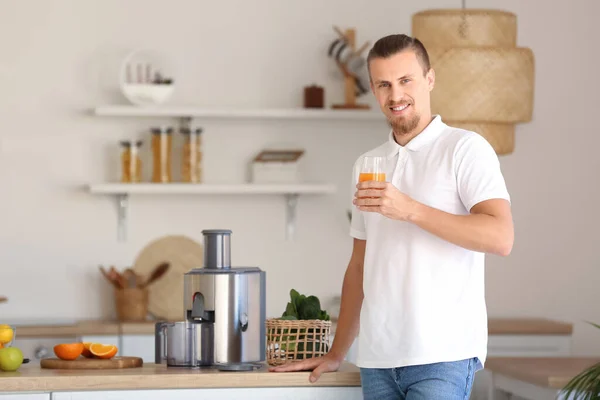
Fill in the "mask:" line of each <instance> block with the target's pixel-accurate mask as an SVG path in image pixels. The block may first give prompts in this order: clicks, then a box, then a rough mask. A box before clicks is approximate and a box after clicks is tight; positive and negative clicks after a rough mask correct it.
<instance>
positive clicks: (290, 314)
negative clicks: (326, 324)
mask: <svg viewBox="0 0 600 400" xmlns="http://www.w3.org/2000/svg"><path fill="white" fill-rule="evenodd" d="M290 300H291V301H290V302H288V303H287V306H286V307H285V311H284V312H283V314H282V315H281V319H287V320H298V319H321V320H323V321H329V320H331V318H330V317H329V314H328V313H327V311H325V310H321V302H320V301H319V298H318V297H316V296H306V295H303V294H300V293H298V291H296V290H294V289H292V290H290Z"/></svg>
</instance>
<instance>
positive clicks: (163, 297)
mask: <svg viewBox="0 0 600 400" xmlns="http://www.w3.org/2000/svg"><path fill="white" fill-rule="evenodd" d="M162 262H168V263H169V264H170V265H171V266H170V267H169V270H168V271H167V273H166V274H165V275H163V276H162V278H160V279H159V280H157V281H156V282H154V283H153V284H151V285H150V286H148V293H149V294H148V297H149V298H148V311H149V312H150V313H152V314H153V315H154V316H155V317H156V318H158V319H168V320H181V319H182V318H184V315H183V314H184V312H183V275H184V274H185V273H186V272H188V271H189V270H191V269H193V268H201V267H202V265H203V264H204V250H203V247H202V245H201V244H200V243H197V242H196V241H194V240H192V239H190V238H188V237H186V236H178V235H175V236H164V237H162V238H159V239H157V240H155V241H153V242H151V243H149V244H148V245H147V246H146V247H144V248H143V249H142V251H140V253H139V254H138V256H137V258H136V260H135V262H134V264H133V270H134V271H135V272H136V273H138V274H140V275H142V276H144V277H147V276H149V275H150V273H151V272H152V271H153V270H154V268H155V267H156V266H157V265H158V264H160V263H162Z"/></svg>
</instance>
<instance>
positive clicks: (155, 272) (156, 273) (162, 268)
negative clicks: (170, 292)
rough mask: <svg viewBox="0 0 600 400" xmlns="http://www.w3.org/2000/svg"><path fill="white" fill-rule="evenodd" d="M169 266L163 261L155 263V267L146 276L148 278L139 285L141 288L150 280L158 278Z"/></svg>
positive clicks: (149, 282)
mask: <svg viewBox="0 0 600 400" xmlns="http://www.w3.org/2000/svg"><path fill="white" fill-rule="evenodd" d="M170 266H171V265H170V264H169V263H168V262H164V263H161V264H159V265H157V266H156V268H154V270H153V271H152V273H151V274H150V276H149V277H148V279H147V280H146V282H143V283H142V285H141V286H140V287H142V288H145V287H148V285H150V284H152V282H154V281H156V280H158V279H160V278H161V277H162V276H163V275H164V274H165V273H166V272H167V270H168V269H169V267H170Z"/></svg>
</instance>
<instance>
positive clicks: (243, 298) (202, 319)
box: [155, 229, 266, 370]
mask: <svg viewBox="0 0 600 400" xmlns="http://www.w3.org/2000/svg"><path fill="white" fill-rule="evenodd" d="M202 234H203V235H204V266H203V267H201V268H194V269H192V270H190V271H189V272H187V273H186V274H185V275H184V279H183V288H184V289H183V296H184V298H183V303H184V314H185V315H184V319H183V320H182V321H177V322H159V323H157V324H156V328H155V362H156V363H165V362H166V364H167V366H179V367H191V368H195V367H216V368H218V369H223V370H246V369H252V368H254V367H256V366H257V364H258V363H260V362H262V361H264V360H265V357H266V354H265V350H266V346H265V342H266V332H265V314H266V305H265V303H266V302H265V293H266V290H265V289H266V274H265V272H264V271H261V269H260V268H258V267H237V268H234V267H232V266H231V246H230V244H231V231H230V230H221V229H213V230H204V231H202Z"/></svg>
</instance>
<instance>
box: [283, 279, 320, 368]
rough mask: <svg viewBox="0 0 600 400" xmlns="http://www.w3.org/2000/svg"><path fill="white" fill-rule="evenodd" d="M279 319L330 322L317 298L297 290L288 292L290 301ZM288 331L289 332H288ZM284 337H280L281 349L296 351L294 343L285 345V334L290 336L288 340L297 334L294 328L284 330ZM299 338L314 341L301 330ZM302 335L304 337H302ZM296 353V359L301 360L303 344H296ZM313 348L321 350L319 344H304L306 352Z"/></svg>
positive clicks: (308, 334) (311, 336)
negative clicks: (305, 337) (304, 337)
mask: <svg viewBox="0 0 600 400" xmlns="http://www.w3.org/2000/svg"><path fill="white" fill-rule="evenodd" d="M281 319H283V320H311V319H320V320H323V321H330V320H331V317H330V316H329V314H328V313H327V311H325V310H322V309H321V302H320V301H319V298H318V297H316V296H306V295H304V294H300V293H298V291H297V290H294V289H292V290H290V301H289V302H288V303H287V306H286V307H285V311H284V312H283V314H282V315H281ZM288 331H289V332H288ZM282 333H283V334H284V336H283V337H282V342H284V343H282V344H281V349H282V350H287V351H294V350H295V349H296V343H289V344H287V343H285V342H286V341H287V339H288V337H287V335H286V334H289V335H290V338H294V337H295V334H296V333H298V330H297V329H296V328H292V329H289V330H288V329H284V330H283V332H282ZM300 334H301V337H303V336H304V335H306V336H307V339H314V334H312V335H311V334H310V333H307V332H306V330H305V329H301V331H300ZM302 334H304V335H302ZM323 345H324V346H325V348H328V346H327V345H326V344H323ZM297 346H298V352H300V354H298V355H297V358H298V359H302V358H303V355H302V353H301V352H303V351H304V343H303V342H300V343H297ZM313 346H314V347H315V351H320V350H321V343H318V342H317V343H314V344H313V343H312V342H310V341H309V342H307V343H306V351H308V352H312V351H313ZM307 356H308V355H307Z"/></svg>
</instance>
